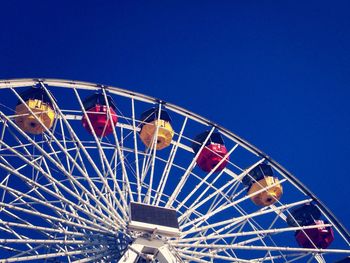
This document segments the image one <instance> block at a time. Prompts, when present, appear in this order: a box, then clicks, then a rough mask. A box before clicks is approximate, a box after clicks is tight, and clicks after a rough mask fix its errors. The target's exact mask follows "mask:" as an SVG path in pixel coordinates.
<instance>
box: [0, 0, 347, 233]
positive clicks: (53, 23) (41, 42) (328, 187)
mask: <svg viewBox="0 0 350 263" xmlns="http://www.w3.org/2000/svg"><path fill="white" fill-rule="evenodd" d="M0 10H1V15H0V79H8V78H27V77H48V78H63V79H73V80H85V81H91V82H97V83H102V84H110V85H113V86H119V87H122V88H125V89H130V90H133V91H137V92H141V93H144V94H147V95H151V96H155V97H158V98H161V99H163V100H165V101H169V102H171V103H173V104H177V105H179V106H182V107H184V108H187V109H189V110H191V111H193V112H196V113H198V114H200V115H203V116H205V117H207V118H209V119H211V120H212V121H214V122H216V123H218V124H220V125H222V126H224V127H226V128H228V129H229V130H232V131H233V132H235V133H236V134H238V135H240V136H241V137H243V138H245V139H247V140H248V141H249V142H251V143H252V144H254V145H256V146H257V147H258V148H260V149H261V150H263V151H264V152H266V153H267V154H268V155H269V156H271V157H272V158H274V159H275V160H277V161H279V162H280V163H281V164H282V165H283V166H285V167H286V168H287V169H288V170H290V171H291V172H292V173H293V174H294V175H295V176H296V177H297V178H299V179H300V180H301V181H302V182H303V183H304V184H305V185H306V186H307V187H309V189H311V190H312V191H313V192H314V193H315V194H316V195H317V196H318V197H319V198H320V199H321V200H322V201H324V203H325V204H326V205H327V206H328V207H329V208H330V209H331V210H332V211H333V212H334V213H335V215H336V216H337V217H338V218H339V219H340V220H341V221H342V222H343V224H344V225H346V226H347V228H348V229H350V209H349V204H348V202H349V201H348V200H349V194H350V191H349V187H350V168H349V167H348V166H347V165H348V164H349V156H350V139H349V135H350V105H349V101H350V89H349V85H350V74H349V73H350V16H349V13H350V12H349V11H350V2H349V1H205V0H204V1H203V0H202V1H35V0H31V1H23V0H22V1H16V0H11V1H1V3H0Z"/></svg>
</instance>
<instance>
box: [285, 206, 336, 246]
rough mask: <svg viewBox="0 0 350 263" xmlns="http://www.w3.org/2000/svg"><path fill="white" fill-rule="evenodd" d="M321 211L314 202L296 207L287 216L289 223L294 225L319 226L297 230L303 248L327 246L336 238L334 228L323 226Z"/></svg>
mask: <svg viewBox="0 0 350 263" xmlns="http://www.w3.org/2000/svg"><path fill="white" fill-rule="evenodd" d="M320 217H321V212H320V211H319V210H318V208H317V207H316V206H315V205H313V204H306V205H303V206H300V207H298V208H296V209H294V210H293V211H292V212H291V213H290V215H289V216H288V217H287V223H288V224H289V225H290V226H292V227H296V226H319V227H315V228H309V229H303V230H297V231H296V232H295V239H296V241H297V242H298V244H299V246H301V247H303V248H315V247H316V248H323V249H325V248H327V247H329V245H330V244H331V243H332V242H333V240H334V233H333V229H332V227H330V226H323V225H325V224H326V223H325V222H324V221H323V220H320Z"/></svg>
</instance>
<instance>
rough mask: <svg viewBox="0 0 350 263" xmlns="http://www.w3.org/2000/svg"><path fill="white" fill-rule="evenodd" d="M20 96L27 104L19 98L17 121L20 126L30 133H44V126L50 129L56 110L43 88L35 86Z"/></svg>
mask: <svg viewBox="0 0 350 263" xmlns="http://www.w3.org/2000/svg"><path fill="white" fill-rule="evenodd" d="M20 96H21V98H22V99H23V100H24V101H25V104H24V103H22V102H21V101H20V100H19V101H18V103H17V106H16V117H15V122H16V124H17V125H18V127H20V128H21V129H22V130H23V131H24V132H26V133H30V134H41V133H43V132H44V130H45V129H44V126H45V127H46V128H48V129H50V128H51V127H52V125H53V122H54V120H55V111H54V110H53V107H52V103H51V100H50V98H49V97H48V95H47V94H46V92H45V91H44V90H43V89H41V88H34V87H33V88H30V89H28V90H26V91H24V92H23V93H21V94H20ZM31 111H32V112H31ZM34 115H35V116H36V117H37V118H38V119H39V120H40V121H38V120H37V119H36V118H35V117H34Z"/></svg>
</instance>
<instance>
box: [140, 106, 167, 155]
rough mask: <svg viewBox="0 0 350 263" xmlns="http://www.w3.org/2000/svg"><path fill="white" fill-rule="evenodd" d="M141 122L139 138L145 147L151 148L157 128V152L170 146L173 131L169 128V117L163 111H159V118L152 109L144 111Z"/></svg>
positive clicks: (156, 110)
mask: <svg viewBox="0 0 350 263" xmlns="http://www.w3.org/2000/svg"><path fill="white" fill-rule="evenodd" d="M141 121H142V122H143V124H142V127H141V132H140V137H141V140H142V142H143V143H144V144H145V145H146V147H151V146H152V144H153V140H154V138H155V134H156V132H157V127H159V128H158V133H157V150H161V149H164V148H166V147H167V146H169V145H170V143H171V140H172V138H173V136H174V130H173V128H172V127H171V119H170V116H169V114H168V113H167V112H166V111H165V110H161V112H160V117H159V118H158V109H155V108H152V109H150V110H148V111H145V112H144V113H143V114H142V115H141Z"/></svg>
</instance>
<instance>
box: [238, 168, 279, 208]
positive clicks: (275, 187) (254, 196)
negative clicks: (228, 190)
mask: <svg viewBox="0 0 350 263" xmlns="http://www.w3.org/2000/svg"><path fill="white" fill-rule="evenodd" d="M243 184H245V185H246V186H248V195H251V197H250V199H251V200H252V201H253V203H254V204H256V205H259V206H269V205H272V204H273V203H275V202H277V201H278V200H279V199H280V198H281V196H282V193H283V188H282V186H281V184H280V182H279V180H278V178H277V177H274V176H273V171H272V168H271V166H270V165H268V164H264V163H263V164H259V165H258V166H257V167H255V168H254V169H252V170H251V171H250V172H249V174H248V175H246V176H245V177H244V178H243ZM263 189H265V190H263Z"/></svg>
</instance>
